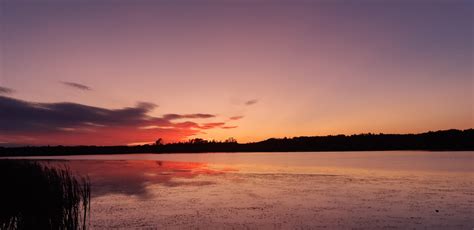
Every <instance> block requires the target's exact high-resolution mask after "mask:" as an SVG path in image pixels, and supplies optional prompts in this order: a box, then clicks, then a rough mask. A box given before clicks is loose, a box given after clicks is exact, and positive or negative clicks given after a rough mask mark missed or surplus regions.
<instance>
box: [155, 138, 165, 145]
mask: <svg viewBox="0 0 474 230" xmlns="http://www.w3.org/2000/svg"><path fill="white" fill-rule="evenodd" d="M155 145H163V139H161V138H158V139H157V140H156V141H155Z"/></svg>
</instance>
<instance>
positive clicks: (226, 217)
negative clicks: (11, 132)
mask: <svg viewBox="0 0 474 230" xmlns="http://www.w3.org/2000/svg"><path fill="white" fill-rule="evenodd" d="M28 159H37V160H41V161H42V162H44V163H45V164H51V165H58V166H61V165H67V166H68V167H70V168H71V170H72V171H74V172H75V173H78V174H81V175H89V177H90V179H91V182H92V204H91V223H90V225H91V228H93V229H103V228H155V227H156V228H171V229H183V228H184V229H196V228H201V229H236V228H237V229H240V228H242V229H292V228H298V229H348V228H350V229H407V228H416V229H419V228H427V229H472V228H473V227H474V218H473V216H474V215H473V214H474V213H473V210H474V152H423V151H384V152H305V153H205V154H126V155H87V156H64V157H62V156H59V157H28Z"/></svg>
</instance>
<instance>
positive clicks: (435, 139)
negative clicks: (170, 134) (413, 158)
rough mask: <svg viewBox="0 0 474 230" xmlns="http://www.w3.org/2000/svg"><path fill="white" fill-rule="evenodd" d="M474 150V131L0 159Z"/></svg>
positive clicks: (26, 151) (102, 149)
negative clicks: (141, 154)
mask: <svg viewBox="0 0 474 230" xmlns="http://www.w3.org/2000/svg"><path fill="white" fill-rule="evenodd" d="M390 150H415V151H416V150H424V151H474V129H466V130H442V131H436V132H426V133H420V134H370V133H369V134H357V135H351V136H346V135H337V136H314V137H294V138H280V139H276V138H271V139H267V140H265V141H261V142H254V143H245V144H240V143H237V142H235V141H233V140H231V141H225V142H216V141H206V140H202V139H193V140H190V141H188V142H180V143H171V144H160V143H159V142H158V143H157V144H154V145H139V146H26V147H0V156H61V155H63V156H65V155H95V154H132V153H136V154H140V153H156V154H165V153H212V152H227V153H232V152H331V151H390Z"/></svg>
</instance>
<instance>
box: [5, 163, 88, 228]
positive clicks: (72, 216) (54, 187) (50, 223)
mask: <svg viewBox="0 0 474 230" xmlns="http://www.w3.org/2000/svg"><path fill="white" fill-rule="evenodd" d="M0 185H1V186H0V229H87V228H88V217H89V215H90V197H91V185H90V180H89V178H88V177H81V176H75V175H73V174H72V173H71V171H70V170H69V168H68V167H66V166H62V167H53V166H47V165H45V164H41V163H38V162H35V161H27V160H0Z"/></svg>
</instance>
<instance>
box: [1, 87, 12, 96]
mask: <svg viewBox="0 0 474 230" xmlns="http://www.w3.org/2000/svg"><path fill="white" fill-rule="evenodd" d="M14 92H15V90H13V89H10V88H7V87H2V86H0V94H12V93H14Z"/></svg>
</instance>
